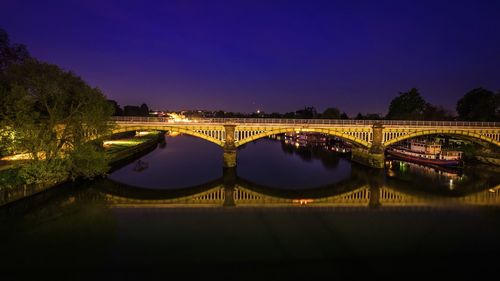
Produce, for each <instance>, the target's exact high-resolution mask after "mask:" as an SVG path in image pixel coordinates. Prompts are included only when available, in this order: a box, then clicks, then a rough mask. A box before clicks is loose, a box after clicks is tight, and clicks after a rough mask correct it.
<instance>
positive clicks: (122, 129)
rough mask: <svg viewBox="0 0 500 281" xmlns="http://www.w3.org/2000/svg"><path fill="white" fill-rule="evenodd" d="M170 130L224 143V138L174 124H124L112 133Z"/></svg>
mask: <svg viewBox="0 0 500 281" xmlns="http://www.w3.org/2000/svg"><path fill="white" fill-rule="evenodd" d="M155 130H156V131H164V132H166V131H169V132H178V133H182V134H186V135H191V136H194V137H197V138H200V139H203V140H206V141H209V142H212V143H215V144H216V145H218V146H223V145H224V143H223V141H222V140H220V139H218V138H216V137H212V136H209V135H207V134H203V133H201V132H197V131H195V130H192V129H189V128H183V127H173V126H123V127H118V128H115V129H114V130H113V131H112V133H113V134H117V133H122V132H129V131H155Z"/></svg>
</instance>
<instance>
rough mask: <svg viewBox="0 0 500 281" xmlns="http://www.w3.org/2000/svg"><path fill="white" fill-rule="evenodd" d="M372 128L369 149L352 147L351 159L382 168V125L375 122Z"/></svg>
mask: <svg viewBox="0 0 500 281" xmlns="http://www.w3.org/2000/svg"><path fill="white" fill-rule="evenodd" d="M372 129H373V142H372V146H371V147H370V149H361V148H353V149H352V150H351V159H352V161H354V162H357V163H360V164H362V165H365V166H368V167H372V168H378V169H382V168H384V164H385V155H384V146H383V145H382V137H383V134H384V132H383V130H384V126H382V124H380V123H376V124H374V125H373V127H372Z"/></svg>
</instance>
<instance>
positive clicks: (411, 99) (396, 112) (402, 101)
mask: <svg viewBox="0 0 500 281" xmlns="http://www.w3.org/2000/svg"><path fill="white" fill-rule="evenodd" d="M426 105H427V103H426V101H425V100H424V99H423V98H422V97H421V96H420V93H419V92H418V90H417V89H415V88H413V89H411V90H410V91H408V92H406V93H400V94H399V96H397V97H395V98H394V99H393V100H392V101H391V104H390V105H389V113H387V116H386V118H387V119H397V120H422V119H423V115H424V111H425V108H426Z"/></svg>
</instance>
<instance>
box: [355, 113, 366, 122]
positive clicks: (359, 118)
mask: <svg viewBox="0 0 500 281" xmlns="http://www.w3.org/2000/svg"><path fill="white" fill-rule="evenodd" d="M354 119H356V120H364V119H365V117H364V116H363V114H361V112H358V114H357V115H356V117H354Z"/></svg>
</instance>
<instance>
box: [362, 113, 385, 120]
mask: <svg viewBox="0 0 500 281" xmlns="http://www.w3.org/2000/svg"><path fill="white" fill-rule="evenodd" d="M364 119H366V120H380V119H382V117H380V115H379V114H378V113H367V114H366V115H365V116H364Z"/></svg>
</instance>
